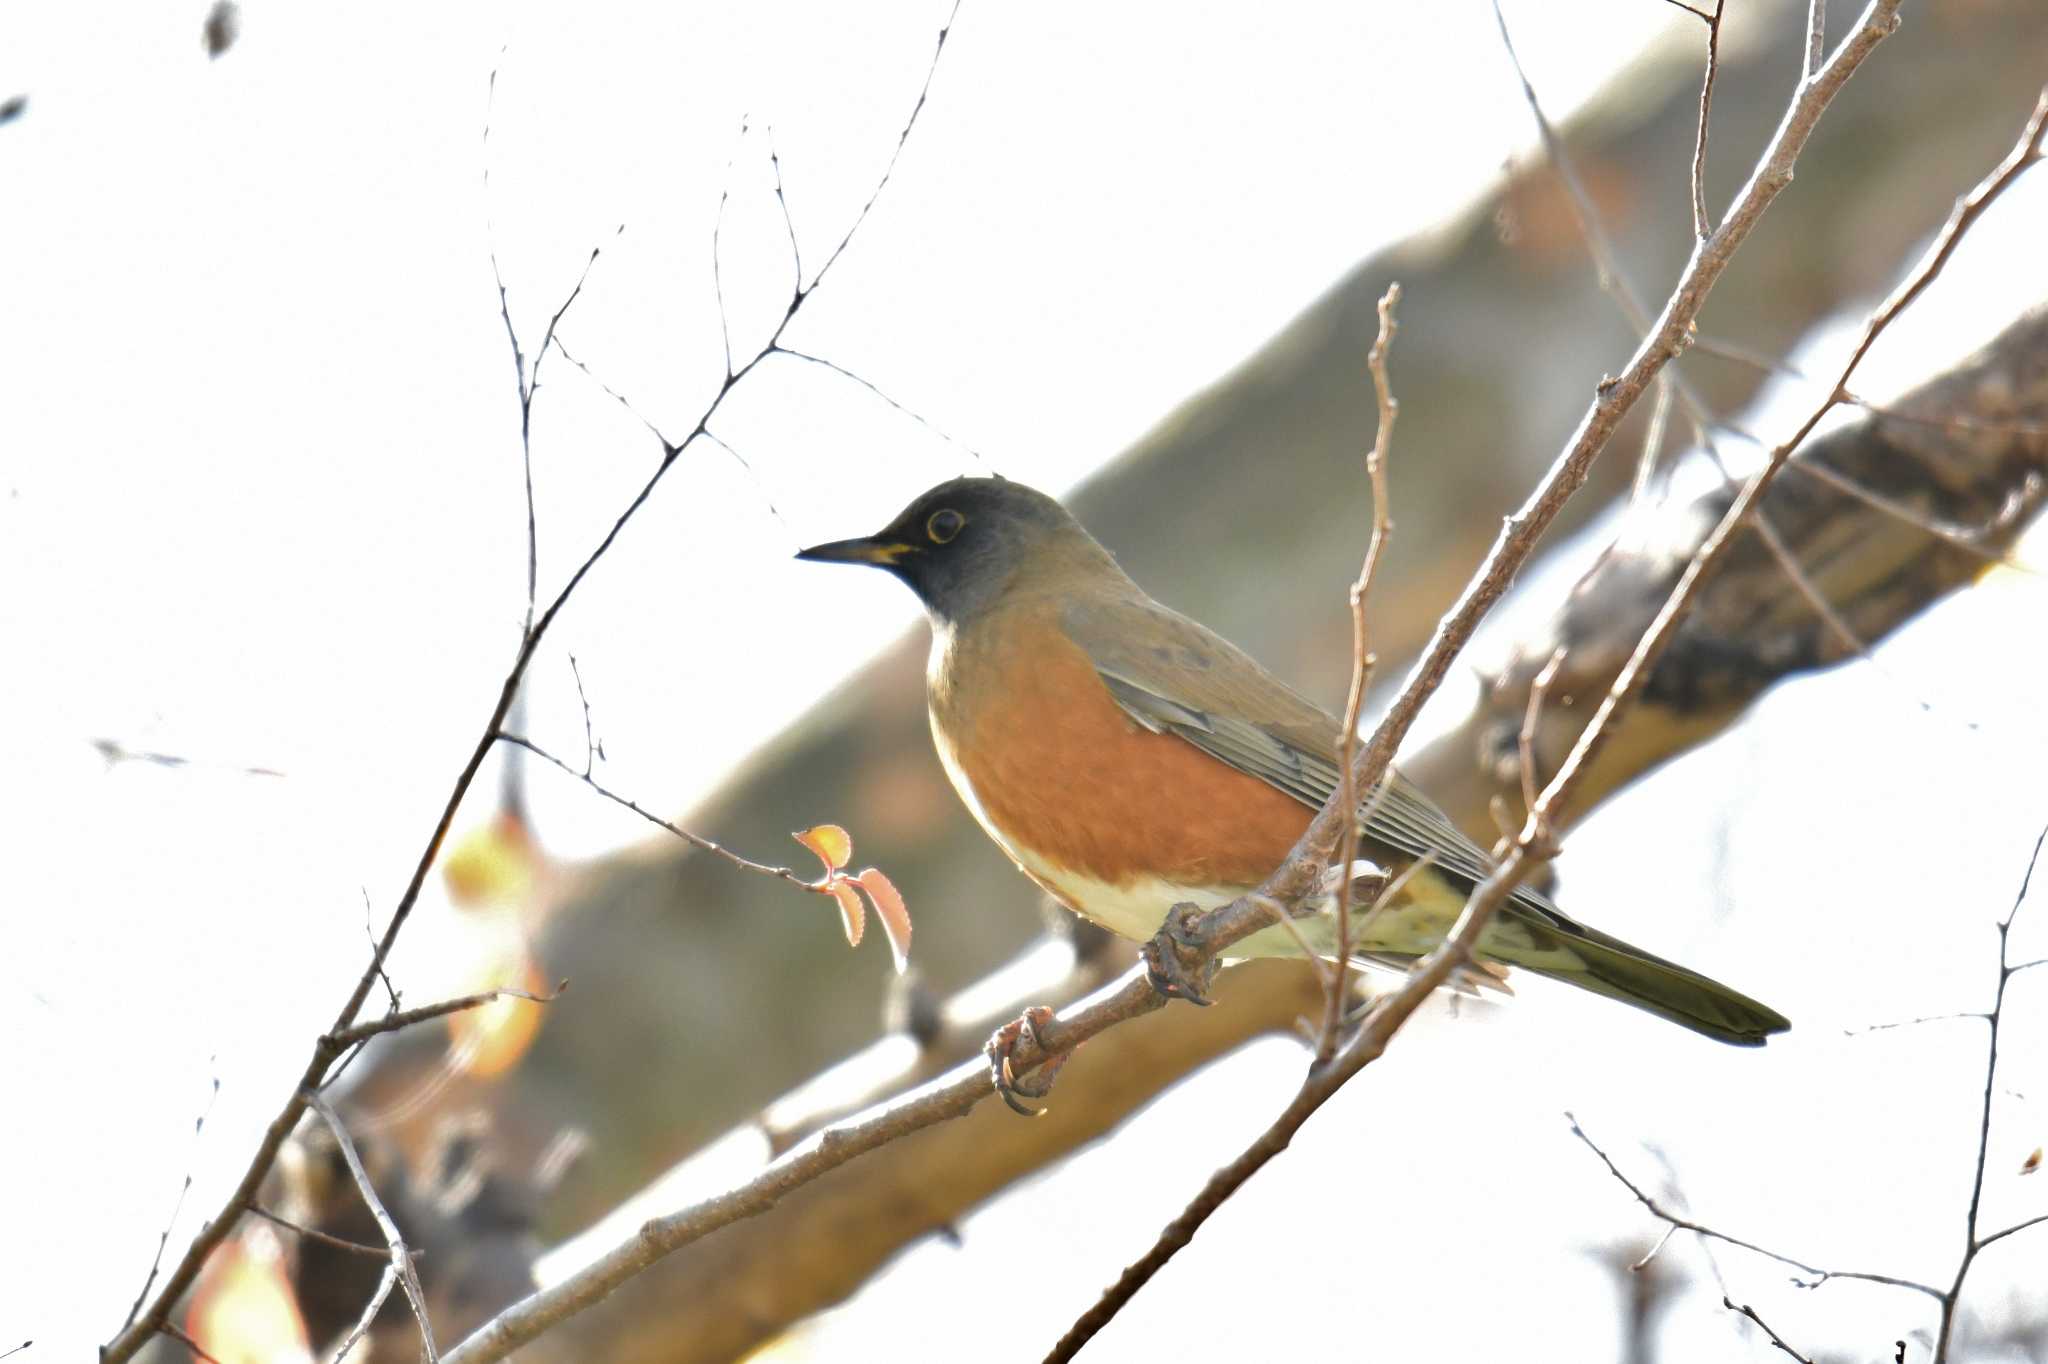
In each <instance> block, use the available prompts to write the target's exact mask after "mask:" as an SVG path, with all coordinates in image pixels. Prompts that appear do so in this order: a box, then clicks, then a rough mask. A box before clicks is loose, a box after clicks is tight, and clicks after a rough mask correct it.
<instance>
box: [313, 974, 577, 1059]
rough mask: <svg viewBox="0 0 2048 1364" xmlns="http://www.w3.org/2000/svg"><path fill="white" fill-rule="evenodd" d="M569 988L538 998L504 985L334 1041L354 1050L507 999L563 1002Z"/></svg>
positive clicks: (390, 1017) (377, 1021) (349, 1031)
mask: <svg viewBox="0 0 2048 1364" xmlns="http://www.w3.org/2000/svg"><path fill="white" fill-rule="evenodd" d="M568 988H569V982H568V981H566V980H565V981H561V982H559V983H558V984H557V985H556V986H555V992H554V993H553V994H550V995H536V994H533V993H531V992H530V991H527V990H516V989H514V988H512V987H511V986H509V985H501V986H499V987H498V988H497V989H495V990H479V991H477V992H476V993H475V994H473V995H462V996H460V997H458V998H455V999H444V1000H442V1001H440V1002H439V1003H438V1004H422V1005H420V1006H419V1007H418V1008H416V1009H397V1010H394V1011H392V1012H391V1013H388V1014H385V1015H384V1016H383V1017H382V1018H373V1019H370V1020H369V1021H367V1022H363V1023H355V1024H351V1025H350V1026H348V1027H346V1028H343V1029H342V1030H341V1031H339V1032H337V1033H334V1034H332V1038H333V1040H334V1041H335V1042H336V1043H337V1044H339V1045H340V1046H343V1047H353V1046H355V1045H356V1044H357V1043H359V1042H367V1041H368V1040H369V1039H371V1038H372V1037H378V1036H381V1035H382V1034H384V1033H387V1032H398V1031H400V1030H401V1029H404V1028H410V1027H412V1026H413V1025H414V1024H415V1023H425V1022H427V1021H429V1020H431V1019H436V1018H445V1017H446V1016H447V1015H449V1014H459V1013H462V1012H464V1011H465V1010H468V1009H476V1008H481V1007H482V1006H484V1005H486V1004H492V1003H495V1002H496V1001H498V1000H500V999H504V998H508V997H509V998H512V999H524V1000H529V1001H531V1002H532V1003H535V1004H552V1003H554V1002H555V1001H556V1000H558V999H560V998H561V997H562V992H563V991H564V990H567V989H568Z"/></svg>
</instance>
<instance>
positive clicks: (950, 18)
mask: <svg viewBox="0 0 2048 1364" xmlns="http://www.w3.org/2000/svg"><path fill="white" fill-rule="evenodd" d="M959 18H960V0H953V8H952V9H951V10H950V11H948V13H947V15H946V25H945V27H944V28H941V29H940V30H939V40H938V42H937V43H936V44H935V45H934V46H933V47H932V60H931V65H930V66H927V67H926V68H925V72H924V86H923V88H922V89H920V90H919V91H918V92H917V103H916V104H914V105H912V106H911V109H910V117H909V118H908V119H907V120H905V121H904V124H903V132H902V135H901V136H899V137H898V138H897V139H896V149H895V150H894V151H892V152H890V153H889V164H888V165H887V166H884V167H883V168H882V178H881V179H879V180H877V181H875V188H874V191H873V193H871V194H869V195H868V201H867V202H866V203H864V204H862V205H861V206H860V212H859V213H857V214H855V215H854V219H853V225H852V226H850V227H848V228H847V229H846V235H845V236H843V237H841V238H840V239H839V245H837V246H835V247H833V248H832V254H831V255H830V256H827V257H826V258H825V263H824V264H823V265H821V266H819V267H818V273H817V276H816V277H815V278H814V279H812V280H811V282H810V284H809V286H808V287H806V286H805V284H804V282H803V280H802V279H798V280H797V282H796V298H795V299H793V300H792V301H791V303H790V310H791V311H792V312H794V311H795V310H796V307H797V305H798V304H800V303H802V302H803V301H804V300H805V299H806V298H809V297H810V296H811V291H812V290H813V289H816V288H817V287H818V286H819V285H820V284H823V283H824V282H825V275H826V272H827V271H829V270H831V268H832V267H833V266H834V265H835V264H837V263H838V260H839V257H840V254H841V253H842V252H844V251H845V250H846V248H847V246H848V245H849V244H851V243H852V241H853V234H854V233H856V232H858V231H860V225H861V224H862V223H864V222H866V221H867V220H868V214H869V213H870V212H871V211H872V210H873V209H874V207H875V201H876V200H877V199H879V198H881V197H882V191H883V190H885V189H887V188H889V181H890V179H891V178H892V177H893V176H894V175H895V174H896V163H897V162H898V161H901V160H902V159H903V149H904V147H905V146H907V145H909V142H910V130H911V129H912V128H915V127H916V126H917V116H918V115H919V114H921V113H923V112H924V102H925V100H927V99H929V98H930V97H931V93H932V78H933V77H934V76H936V75H938V74H939V58H940V57H942V56H944V55H945V52H946V39H948V38H950V37H951V36H952V35H953V25H954V23H955V22H956V21H958V19H959ZM780 335H781V332H780V329H779V328H778V329H777V336H778V338H779V337H780Z"/></svg>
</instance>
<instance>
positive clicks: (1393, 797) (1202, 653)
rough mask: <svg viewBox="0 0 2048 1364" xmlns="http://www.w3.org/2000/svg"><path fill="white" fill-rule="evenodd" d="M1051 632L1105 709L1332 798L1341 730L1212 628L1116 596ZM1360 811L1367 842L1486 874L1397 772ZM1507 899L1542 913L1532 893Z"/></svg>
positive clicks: (1315, 798) (1288, 788)
mask: <svg viewBox="0 0 2048 1364" xmlns="http://www.w3.org/2000/svg"><path fill="white" fill-rule="evenodd" d="M1062 625H1063V626H1064V628H1065V630H1066V634H1067V637H1068V638H1069V639H1071V640H1073V641H1074V642H1075V643H1076V644H1078V645H1080V646H1081V648H1082V650H1083V651H1084V652H1086V653H1087V655H1088V657H1089V659H1090V660H1091V661H1092V662H1093V663H1094V664H1095V670H1096V672H1097V673H1098V674H1100V675H1101V677H1102V681H1103V684H1104V685H1105V686H1107V687H1108V688H1109V693H1110V695H1111V696H1113V697H1114V698H1116V703H1117V705H1118V706H1120V707H1122V708H1123V710H1124V713H1125V714H1127V715H1129V716H1130V717H1131V718H1132V719H1133V720H1136V721H1137V722H1138V723H1139V724H1141V725H1143V726H1145V728H1147V729H1149V730H1152V731H1153V732H1154V733H1159V734H1171V735H1174V736H1175V737H1176V738H1180V739H1185V740H1186V741H1187V742H1189V743H1191V744H1193V745H1194V746H1195V747H1197V748H1199V749H1201V750H1202V751H1203V752H1204V753H1207V754H1208V755H1209V756H1210V757H1212V758H1216V759H1219V760H1221V761H1223V762H1226V763H1229V764H1230V765H1231V766H1232V767H1234V768H1236V769H1237V770H1238V771H1240V772H1244V773H1246V774H1248V775H1250V776H1254V777H1257V778H1258V779H1259V780H1260V781H1263V782H1265V783H1267V784H1268V785H1270V786H1274V787H1277V788H1279V789H1280V790H1282V791H1285V792H1286V793H1287V794H1288V795H1290V796H1293V797H1294V798H1295V799H1296V800H1298V801H1300V802H1301V803H1302V804H1304V805H1307V806H1310V807H1311V808H1318V807H1320V806H1321V805H1322V804H1323V802H1324V801H1326V800H1328V799H1329V798H1330V795H1331V793H1332V792H1334V791H1336V789H1337V785H1338V780H1339V774H1338V769H1337V759H1338V752H1339V748H1338V735H1339V733H1340V731H1341V729H1342V725H1341V724H1340V723H1339V722H1338V720H1337V719H1336V718H1335V717H1334V716H1332V715H1331V714H1330V713H1329V712H1328V711H1326V710H1324V709H1323V708H1322V707H1320V706H1318V705H1316V704H1315V703H1314V702H1313V701H1310V700H1309V699H1308V698H1307V697H1305V696H1302V695H1301V694H1300V693H1299V692H1296V691H1295V690H1294V689H1293V688H1291V687H1289V686H1288V685H1287V684H1286V683H1284V682H1282V681H1281V680H1280V679H1279V678H1277V677H1275V676H1273V674H1271V673H1269V672H1267V671H1266V669H1265V668H1264V667H1262V666H1261V665H1260V664H1259V663H1258V661H1257V660H1256V659H1254V658H1252V656H1251V655H1249V654H1247V653H1245V652H1244V651H1243V650H1242V649H1240V648H1238V647H1237V646H1236V645H1234V644H1232V643H1230V641H1228V640H1226V639H1224V638H1223V637H1222V636H1220V635H1218V634H1216V633H1215V632H1214V631H1213V630H1210V629H1208V628H1207V627H1206V626H1203V625H1201V624H1198V623H1197V622H1195V621H1192V620H1189V619H1188V618H1187V617H1186V616H1183V615H1181V614H1180V613H1179V612H1176V611H1172V610H1169V609H1168V608H1166V607H1164V606H1161V605H1160V604H1159V603H1157V602H1155V601H1152V600H1150V599H1142V600H1131V599H1128V598H1126V599H1123V600H1120V601H1118V602H1117V603H1115V605H1114V606H1112V607H1109V608H1103V607H1097V606H1091V605H1083V604H1075V605H1072V606H1069V607H1068V608H1067V609H1066V611H1065V613H1064V616H1063V619H1062ZM1366 804H1367V811H1366V820H1365V832H1366V835H1367V836H1368V837H1370V838H1373V839H1376V840H1378V841H1379V842H1381V843H1384V844H1386V845H1388V846H1389V847H1392V848H1395V849H1397V850H1399V851H1401V852H1404V853H1407V854H1408V855H1409V856H1411V857H1424V856H1428V857H1431V858H1433V859H1434V863H1435V865H1436V866H1437V867H1439V868H1441V869H1443V870H1444V871H1446V872H1449V873H1450V874H1452V875H1453V876H1456V877H1458V878H1460V879H1462V880H1465V881H1470V882H1475V883H1476V882H1478V881H1480V880H1483V879H1484V878H1485V877H1486V875H1487V874H1488V873H1489V872H1491V871H1492V870H1493V859H1492V858H1490V857H1488V856H1487V855H1486V853H1485V852H1484V851H1482V850H1481V849H1480V847H1479V845H1478V844H1476V843H1474V842H1473V841H1472V840H1471V839H1469V838H1467V837H1466V836H1465V835H1464V833H1463V832H1462V831H1461V830H1460V829H1459V828H1458V826H1457V825H1455V824H1453V823H1451V821H1450V819H1449V818H1448V817H1447V816H1445V814H1444V813H1443V811H1441V810H1439V809H1437V808H1436V806H1435V805H1434V804H1433V803H1432V802H1431V801H1430V799H1429V797H1428V796H1425V795H1424V794H1423V793H1422V792H1421V791H1420V790H1419V789H1418V788H1417V787H1416V786H1415V785H1414V784H1413V783H1411V782H1410V781H1409V780H1408V779H1407V778H1406V777H1403V776H1402V775H1401V774H1400V773H1399V772H1393V771H1390V772H1389V773H1388V775H1387V779H1386V781H1385V782H1384V783H1383V784H1382V790H1381V793H1380V794H1379V796H1378V798H1377V799H1376V800H1373V801H1369V802H1367V803H1366ZM1515 898H1516V899H1517V900H1521V901H1523V902H1525V903H1527V904H1529V905H1531V906H1532V907H1535V908H1541V909H1545V910H1550V909H1552V908H1553V907H1552V906H1551V905H1550V904H1549V902H1548V901H1547V900H1546V899H1544V897H1543V896H1542V895H1540V894H1539V893H1537V892H1535V891H1529V890H1524V891H1520V892H1518V893H1517V894H1516V896H1515Z"/></svg>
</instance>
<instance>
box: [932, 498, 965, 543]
mask: <svg viewBox="0 0 2048 1364" xmlns="http://www.w3.org/2000/svg"><path fill="white" fill-rule="evenodd" d="M966 524H967V518H966V517H964V516H962V515H961V514H960V513H959V512H956V511H954V510H953V509H952V508H951V507H946V508H943V509H941V510H939V511H935V512H933V513H932V514H931V519H930V520H928V521H926V522H925V523H924V533H925V534H926V535H929V536H931V538H932V543H933V544H935V545H943V544H945V543H946V542H947V541H948V540H950V539H952V538H953V537H954V536H956V535H958V534H959V533H960V528H961V527H962V526H964V525H966Z"/></svg>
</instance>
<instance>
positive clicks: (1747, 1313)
mask: <svg viewBox="0 0 2048 1364" xmlns="http://www.w3.org/2000/svg"><path fill="white" fill-rule="evenodd" d="M1721 1305H1722V1306H1723V1307H1725V1308H1727V1309H1728V1310H1729V1311H1731V1312H1733V1313H1735V1314H1736V1315H1737V1316H1741V1317H1748V1318H1749V1319H1750V1320H1751V1321H1753V1322H1755V1323H1756V1324H1757V1325H1758V1326H1759V1327H1761V1328H1763V1333H1764V1334H1765V1335H1767V1336H1769V1337H1770V1338H1771V1344H1773V1345H1775V1346H1777V1347H1778V1348H1779V1349H1780V1350H1783V1351H1784V1352H1785V1353H1786V1354H1788V1355H1791V1356H1792V1357H1793V1358H1794V1359H1796V1360H1798V1361H1799V1364H1813V1361H1812V1360H1811V1359H1809V1358H1807V1357H1806V1356H1805V1355H1803V1354H1801V1353H1799V1351H1797V1350H1795V1349H1793V1348H1792V1347H1791V1346H1790V1345H1787V1344H1786V1343H1785V1338H1784V1337H1783V1336H1781V1335H1779V1334H1778V1333H1777V1332H1776V1331H1773V1330H1772V1329H1771V1324H1770V1323H1769V1322H1767V1321H1765V1320H1764V1319H1763V1318H1762V1317H1760V1316H1758V1315H1757V1314H1756V1309H1755V1308H1754V1307H1751V1306H1750V1305H1749V1304H1748V1303H1743V1304H1742V1305H1740V1306H1737V1305H1736V1302H1735V1299H1733V1298H1731V1297H1729V1296H1727V1295H1726V1294H1723V1295H1722V1296H1721Z"/></svg>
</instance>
